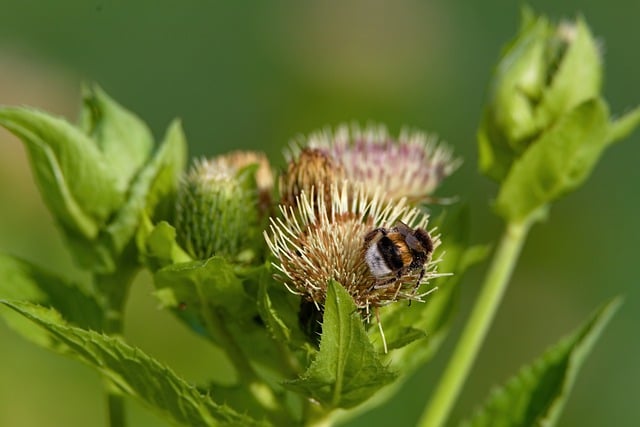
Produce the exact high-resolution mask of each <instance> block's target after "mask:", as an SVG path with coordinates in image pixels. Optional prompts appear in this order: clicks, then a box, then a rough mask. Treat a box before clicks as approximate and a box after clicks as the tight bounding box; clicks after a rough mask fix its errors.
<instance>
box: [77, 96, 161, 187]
mask: <svg viewBox="0 0 640 427" xmlns="http://www.w3.org/2000/svg"><path fill="white" fill-rule="evenodd" d="M82 92H83V109H82V114H81V119H80V126H81V128H82V129H83V130H84V132H85V133H86V134H87V135H88V136H89V137H91V138H92V139H93V141H94V142H95V144H96V145H97V146H98V148H99V149H100V151H102V154H103V157H104V159H105V161H106V162H107V163H108V164H109V167H110V168H111V169H112V170H113V171H114V172H116V173H115V176H116V179H117V185H118V188H119V189H120V191H123V192H124V191H125V190H126V189H127V187H128V186H129V182H130V181H131V180H132V179H133V177H134V176H135V175H136V173H138V171H139V170H140V168H142V166H143V165H144V164H145V163H146V161H147V159H148V158H149V156H150V155H151V150H152V149H153V136H152V135H151V131H150V130H149V128H148V127H147V125H146V124H145V123H144V122H143V121H142V120H140V118H138V117H137V116H136V115H135V114H133V113H132V112H130V111H128V110H126V109H125V108H123V107H122V106H121V105H120V104H118V103H117V102H115V101H114V100H113V99H111V97H109V96H108V95H107V94H106V93H105V92H104V91H103V90H102V89H100V87H98V86H97V85H87V86H85V87H83V91H82Z"/></svg>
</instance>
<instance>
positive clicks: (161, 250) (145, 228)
mask: <svg viewBox="0 0 640 427" xmlns="http://www.w3.org/2000/svg"><path fill="white" fill-rule="evenodd" d="M136 239H137V245H138V252H139V253H140V256H141V259H142V263H143V264H144V265H145V266H146V267H147V268H149V269H150V270H151V271H152V272H156V271H158V270H159V269H161V268H163V267H167V266H169V265H171V264H178V263H185V262H190V261H193V260H192V259H191V257H190V256H189V255H187V253H186V252H185V251H184V250H182V248H181V247H180V245H178V243H177V242H176V229H175V228H174V227H173V226H171V225H170V224H169V223H168V222H166V221H160V222H159V223H158V225H156V226H155V227H154V226H153V225H152V224H151V220H150V219H149V218H148V217H147V216H146V215H144V216H143V221H142V225H141V226H140V228H139V229H138V234H137V236H136Z"/></svg>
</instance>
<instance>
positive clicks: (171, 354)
mask: <svg viewBox="0 0 640 427" xmlns="http://www.w3.org/2000/svg"><path fill="white" fill-rule="evenodd" d="M618 3H619V4H618ZM532 5H533V7H534V8H535V10H536V11H538V12H543V13H545V14H548V15H550V16H552V17H554V18H556V19H561V18H565V17H566V18H570V17H573V16H575V15H576V14H577V13H581V14H583V15H584V16H585V17H586V18H587V21H588V23H589V24H590V26H591V28H592V30H593V32H594V33H595V34H596V35H598V36H599V37H600V38H601V40H602V46H603V51H604V53H605V58H606V83H605V89H604V90H605V93H606V97H607V98H608V100H609V101H610V104H611V107H612V110H613V111H614V112H618V113H621V112H623V111H626V110H628V109H629V108H631V107H633V106H635V105H636V104H637V103H640V89H638V88H639V86H638V84H637V78H638V76H640V59H639V56H638V48H637V43H638V41H639V40H638V37H639V36H638V33H637V17H638V16H640V2H635V3H631V2H624V3H623V2H621V1H613V2H602V1H595V0H594V1H582V2H578V1H565V2H562V3H560V2H555V1H551V0H548V1H534V2H532ZM518 19H519V5H518V4H517V3H516V2H499V1H484V2H464V1H459V0H458V1H444V0H441V1H429V2H419V1H396V2H381V1H365V0H360V1H354V2H348V3H347V2H340V1H325V2H243V1H238V2H224V3H223V2H214V1H205V0H191V1H182V2H176V1H166V0H153V1H151V0H138V1H125V0H112V1H109V0H58V1H55V2H53V1H52V2H45V1H36V0H0V104H28V105H33V106H37V107H39V108H42V109H46V110H49V111H52V112H54V113H57V114H61V115H65V116H67V117H69V118H71V119H74V118H75V116H76V114H77V111H78V107H79V85H80V82H81V81H87V80H88V81H96V82H98V83H99V84H100V85H102V86H103V87H104V88H105V90H106V91H107V92H108V93H109V94H111V95H112V96H113V97H114V98H115V99H117V100H118V101H119V102H121V103H122V104H123V105H125V106H126V107H128V108H130V109H131V110H133V111H135V112H137V113H138V114H139V115H140V116H141V117H142V118H143V119H145V120H146V121H147V122H148V123H149V124H150V126H151V127H152V129H153V131H154V133H155V134H156V136H158V137H160V136H161V135H162V134H163V132H164V127H165V126H166V125H167V124H168V123H169V121H170V119H171V118H173V117H174V116H179V117H181V118H182V119H183V123H184V126H185V128H186V133H187V136H188V139H189V144H190V149H191V155H192V156H199V155H213V154H217V153H221V152H224V151H226V150H229V149H232V148H239V147H242V148H253V149H262V150H265V151H267V153H268V154H269V156H270V157H271V159H272V160H273V161H275V162H276V163H277V164H279V165H282V163H283V161H282V156H281V150H282V147H283V145H284V144H285V143H286V142H287V141H288V140H289V139H290V138H291V137H293V136H295V135H296V134H298V133H308V132H310V131H312V130H314V129H316V128H319V127H322V126H325V125H327V124H329V125H335V124H338V123H340V122H344V121H351V120H359V121H361V122H366V121H368V120H374V121H381V122H384V123H387V124H388V125H389V127H390V128H391V130H392V132H397V131H398V130H399V129H400V127H401V126H402V125H409V126H412V127H418V128H422V129H426V130H429V131H432V132H436V133H437V134H439V135H440V136H441V137H442V138H443V139H445V140H447V141H449V142H450V143H451V144H452V145H453V146H454V147H455V150H456V152H457V153H458V154H460V155H461V156H463V157H464V158H465V161H466V162H465V164H464V165H463V167H462V169H461V170H460V171H459V172H458V173H457V174H456V175H455V176H453V177H452V178H451V179H450V180H449V181H448V182H447V183H446V185H445V187H444V188H443V190H442V194H448V195H450V194H459V195H460V196H461V197H462V198H463V199H465V200H467V201H468V202H469V203H470V205H471V207H472V216H473V218H472V221H473V223H472V226H473V238H474V240H475V241H477V242H487V241H490V240H491V239H494V238H495V237H496V236H497V233H498V232H499V231H500V223H499V221H498V220H497V219H496V218H495V217H494V216H493V215H492V214H491V211H490V208H489V201H490V199H491V197H492V196H493V195H494V194H495V186H494V185H493V184H492V183H491V182H489V181H487V180H486V179H484V178H482V177H480V176H479V175H478V174H477V172H476V166H475V164H476V145H475V129H476V126H477V123H478V120H479V117H480V112H481V106H482V103H483V100H484V93H485V87H486V84H487V82H488V80H489V77H490V73H491V69H492V66H493V64H495V62H496V59H497V57H498V54H499V51H500V48H501V47H502V46H503V44H504V43H505V42H506V41H507V40H508V39H510V38H511V37H512V36H513V35H514V34H515V31H516V29H517V26H518ZM0 150H1V151H0V153H1V154H0V206H1V209H0V250H1V251H3V252H9V253H12V254H15V255H19V256H22V257H24V258H27V259H29V260H32V261H35V262H37V263H39V264H42V265H44V266H46V267H48V268H50V269H52V270H54V271H58V272H61V273H64V274H67V275H71V276H73V277H79V276H78V274H79V273H77V272H76V271H75V270H74V269H73V266H72V263H71V261H70V259H69V258H68V256H67V255H66V253H65V252H64V250H63V244H62V242H61V239H60V237H59V235H58V234H57V233H56V230H55V227H54V224H53V222H52V219H51V217H50V216H49V214H48V212H47V211H46V209H45V208H44V206H43V204H42V202H41V200H40V198H39V195H38V193H37V189H36V187H35V185H34V183H33V180H32V177H31V173H30V171H29V168H28V165H27V162H26V158H25V154H24V150H23V148H22V146H21V145H20V144H19V143H18V142H17V140H15V139H14V138H12V137H10V135H9V134H8V133H6V132H1V133H0ZM638 159H640V132H637V133H636V134H635V135H633V136H632V137H631V138H630V139H629V140H627V141H624V142H623V143H621V144H619V145H618V146H616V147H614V148H613V149H612V150H611V151H610V152H608V153H607V154H606V155H605V156H604V160H603V161H602V163H601V164H600V165H599V166H598V167H597V169H596V171H595V173H594V175H593V176H592V177H591V179H590V180H589V181H588V182H587V184H586V185H585V187H584V188H583V189H581V190H579V191H577V192H576V193H574V194H572V195H570V196H569V197H567V198H566V199H564V200H562V201H561V202H560V203H558V204H557V205H556V206H555V207H554V208H553V210H552V215H551V219H550V221H548V222H547V223H544V224H541V225H538V226H536V227H535V228H534V229H533V233H532V235H531V238H530V240H529V241H528V242H527V244H526V247H525V249H524V252H523V254H522V262H521V263H520V264H519V266H518V268H517V270H516V272H515V276H514V279H513V282H512V285H511V287H510V289H509V291H508V293H507V295H506V298H505V301H504V304H503V306H502V308H501V309H500V312H499V314H498V317H497V319H496V322H495V327H494V328H493V329H492V331H491V334H490V336H489V339H488V341H487V342H486V343H485V346H484V349H483V351H482V353H481V355H480V358H479V360H478V363H477V364H476V367H475V370H474V373H473V375H472V377H471V379H470V381H469V383H468V385H467V386H466V388H465V389H464V392H463V396H462V399H461V400H460V402H459V404H458V406H457V407H456V410H455V413H454V419H460V418H461V417H464V416H465V414H468V413H469V411H471V410H472V408H473V407H474V405H475V403H476V402H478V401H480V399H482V398H484V396H485V395H486V394H487V392H488V390H489V389H490V388H491V386H492V385H494V384H496V383H501V382H502V381H504V380H505V379H506V378H507V377H508V376H510V375H511V374H512V373H514V372H515V371H516V370H517V368H518V367H519V366H520V365H521V364H522V363H524V362H527V361H529V360H531V359H532V358H534V357H535V356H536V355H538V354H540V353H541V352H542V351H543V349H545V348H546V347H547V346H548V345H550V344H552V343H553V342H555V341H557V340H558V339H559V338H560V337H561V336H562V335H564V334H566V333H567V332H569V331H570V330H572V329H573V328H574V327H576V326H577V325H578V324H579V323H580V322H581V321H582V320H583V319H584V318H585V317H586V316H587V315H588V314H589V313H590V312H591V310H592V309H594V308H595V307H596V306H597V305H598V304H600V303H601V302H602V301H603V300H605V299H608V298H610V297H612V296H614V295H617V294H622V295H624V296H625V297H626V302H625V304H624V306H623V308H622V310H621V312H619V314H618V315H617V316H616V317H615V319H614V321H613V322H612V323H611V325H610V327H609V329H608V330H607V331H606V333H605V334H604V336H603V337H602V339H601V341H600V343H599V345H598V346H597V347H596V350H595V352H594V353H593V354H592V355H591V357H590V358H589V360H588V361H587V363H586V364H585V366H584V369H583V371H582V374H581V376H580V377H579V379H578V381H577V383H576V387H575V390H574V392H573V395H572V396H571V398H570V400H569V402H568V405H567V408H566V412H565V414H564V416H563V418H562V421H561V424H562V425H568V426H602V425H616V426H632V425H638V423H640V405H638V403H637V400H638V395H640V368H639V367H638V362H639V361H640V340H639V339H638V336H639V335H638V331H637V326H638V324H639V322H640V290H639V289H638V278H637V277H638V268H637V266H638V261H637V257H638V255H637V252H636V250H637V248H636V246H637V245H638V243H640V227H638V225H637V223H636V221H637V220H638V218H640V198H639V197H638V183H640V168H639V167H637V163H638ZM483 271H484V268H477V269H475V270H474V271H472V272H471V274H470V275H469V276H468V277H467V279H466V280H465V281H464V283H463V289H462V294H463V298H462V301H461V305H460V316H459V318H458V321H457V322H456V325H455V328H454V331H453V335H452V336H450V339H448V340H447V343H446V344H445V346H444V348H443V349H442V351H441V352H440V353H439V355H438V357H437V358H436V360H435V361H434V362H432V363H431V364H430V365H428V366H426V367H424V368H423V369H422V370H421V371H420V372H418V373H417V374H416V375H415V376H414V377H413V378H412V379H411V380H410V381H409V383H408V384H407V386H406V387H405V388H404V389H403V391H402V392H401V393H400V394H399V395H397V396H396V397H395V398H394V399H393V401H391V402H390V403H389V404H387V405H386V406H384V407H381V408H379V409H377V410H375V411H373V412H370V413H368V414H365V415H364V416H362V417H361V418H359V419H357V420H353V421H351V422H350V423H349V425H351V426H373V425H375V426H377V425H391V424H393V425H397V426H401V425H402V426H404V425H413V424H414V423H415V421H416V420H417V418H418V415H419V414H420V412H421V409H422V405H423V404H424V402H425V399H426V398H427V396H428V395H429V392H430V390H431V389H432V387H433V385H434V382H435V381H436V380H437V378H438V376H439V373H440V371H441V369H442V367H443V366H444V363H445V362H446V358H447V355H448V354H449V352H450V350H451V343H452V341H453V340H452V339H451V338H453V337H455V336H456V335H457V332H458V331H459V328H460V326H461V324H462V320H463V319H464V315H466V313H467V312H468V309H469V306H470V304H471V302H472V301H473V298H474V296H475V294H476V291H477V286H478V283H479V280H480V279H481V277H482V273H483ZM150 292H151V285H150V284H149V277H148V276H147V275H145V274H142V275H141V276H140V277H139V279H138V280H137V281H136V283H135V286H134V289H133V293H132V296H131V300H130V303H129V305H128V309H127V330H126V335H127V338H128V339H129V340H130V341H131V342H132V343H133V344H135V345H137V346H139V347H141V348H143V349H144V350H146V351H148V352H149V353H151V354H152V355H154V356H155V357H157V358H158V359H160V360H163V361H165V362H167V363H168V364H170V365H171V366H173V367H174V368H175V370H176V371H177V372H178V373H180V374H182V375H184V376H186V377H187V378H189V379H191V380H196V379H202V378H203V377H204V378H207V376H208V375H209V373H210V372H211V371H212V370H215V369H218V368H220V367H221V366H222V364H223V363H224V362H223V361H222V359H221V357H220V354H219V353H218V352H217V350H216V349H213V348H211V347H209V346H208V345H206V344H205V343H204V342H202V341H201V340H199V339H198V338H196V337H194V336H193V335H192V334H190V333H189V332H188V331H187V330H186V329H185V328H184V327H182V325H180V324H178V323H177V322H176V321H175V320H174V319H172V318H171V317H170V316H169V315H167V314H166V313H163V312H161V311H159V310H158V309H157V305H156V303H155V302H154V300H153V298H152V297H151V296H150ZM0 346H1V351H0V426H20V427H22V426H25V427H26V426H39V427H41V426H87V425H91V426H101V425H106V424H105V421H104V419H105V417H104V413H105V405H104V402H103V396H102V392H101V383H100V378H99V377H98V375H97V374H96V373H94V372H93V371H91V370H90V369H89V368H87V367H85V366H83V365H80V364H78V363H76V362H73V361H70V360H67V359H65V358H62V357H60V356H57V355H53V354H50V353H49V352H47V351H45V350H41V349H39V348H37V347H35V346H34V345H32V344H30V343H28V342H26V341H24V340H22V339H21V338H19V337H18V336H17V335H16V334H14V333H13V332H12V331H11V330H9V329H8V328H7V326H6V325H5V324H3V323H0ZM129 408H130V418H131V421H132V423H131V425H133V426H157V425H160V426H161V425H164V424H163V423H162V421H161V420H159V419H158V418H156V417H155V416H154V415H153V414H151V413H149V412H148V411H147V410H146V409H144V408H142V407H141V406H139V405H138V404H136V403H134V402H130V403H129Z"/></svg>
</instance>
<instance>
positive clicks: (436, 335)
mask: <svg viewBox="0 0 640 427" xmlns="http://www.w3.org/2000/svg"><path fill="white" fill-rule="evenodd" d="M436 223H437V226H438V230H439V231H440V234H441V235H442V245H441V246H440V247H439V248H438V250H437V252H436V257H438V256H439V254H444V255H443V259H442V261H441V262H440V263H439V264H438V271H440V272H445V273H453V274H452V275H451V276H445V277H441V278H438V279H436V280H435V281H434V285H436V286H437V287H438V289H437V290H436V291H435V292H433V293H431V294H429V295H428V296H427V297H425V302H424V303H415V302H414V303H413V304H411V306H407V305H406V304H392V305H389V306H387V307H383V308H381V309H380V318H381V321H382V326H383V329H384V332H385V336H386V338H387V342H388V346H389V350H390V351H389V355H388V356H387V357H388V359H389V366H390V367H391V368H392V369H394V370H396V371H397V372H398V373H399V375H400V377H399V378H398V380H396V381H394V382H393V383H392V384H390V385H388V386H387V387H385V388H383V389H382V390H381V391H380V392H379V393H377V394H376V395H375V396H374V397H373V398H372V399H370V400H368V401H367V402H366V403H365V404H364V405H361V406H359V407H358V408H357V409H355V411H354V410H351V411H348V412H345V413H342V414H341V415H340V421H345V420H347V419H350V418H353V417H354V416H356V415H357V414H358V413H362V412H365V411H367V410H369V409H371V408H373V407H376V406H379V405H381V404H382V403H384V402H385V401H387V400H389V399H390V398H391V397H392V396H393V395H394V394H395V393H396V392H397V391H398V389H399V388H400V387H401V386H402V384H403V382H404V380H406V379H407V378H408V377H410V376H411V375H412V374H413V373H414V372H415V370H416V369H418V368H419V367H420V366H422V365H423V364H425V363H426V362H428V361H429V360H430V359H431V358H432V357H433V356H434V355H435V353H436V352H437V350H438V349H439V348H440V345H441V344H442V342H443V341H444V339H445V337H446V336H447V334H448V332H449V328H450V326H451V322H452V321H453V319H454V317H455V316H454V315H455V312H456V306H457V301H458V293H459V292H458V285H459V283H460V280H461V279H462V278H463V276H464V274H465V272H466V270H467V269H468V268H469V267H471V266H472V265H474V264H476V263H478V262H480V261H482V260H483V259H484V258H485V257H486V255H487V252H488V249H489V248H488V247H487V246H469V232H470V215H469V209H468V207H467V206H462V207H461V208H458V209H455V210H453V211H449V212H447V213H446V214H445V215H443V216H442V217H440V218H438V219H437V220H436ZM368 333H369V337H370V339H371V340H372V341H377V343H378V349H379V351H382V344H381V343H380V339H379V331H378V328H373V327H372V328H370V329H369V331H368ZM392 349H394V350H392Z"/></svg>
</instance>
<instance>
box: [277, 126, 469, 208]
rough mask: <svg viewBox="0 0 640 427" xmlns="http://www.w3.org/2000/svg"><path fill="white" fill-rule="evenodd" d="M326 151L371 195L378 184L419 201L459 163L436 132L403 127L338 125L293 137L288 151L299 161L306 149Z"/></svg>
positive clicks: (390, 193) (398, 195) (390, 194)
mask: <svg viewBox="0 0 640 427" xmlns="http://www.w3.org/2000/svg"><path fill="white" fill-rule="evenodd" d="M309 149H311V150H317V151H318V152H320V153H323V154H324V155H325V156H327V157H328V158H329V159H331V160H332V162H333V163H335V164H336V165H337V167H339V168H340V169H341V170H342V173H341V174H339V175H338V176H340V177H344V179H347V180H348V181H350V182H353V183H361V184H362V185H363V188H364V190H365V192H366V193H367V196H368V197H372V196H373V195H374V194H375V193H377V192H378V191H379V189H382V190H383V193H384V194H386V197H387V198H388V199H390V200H400V199H402V198H406V199H407V200H408V201H409V202H411V203H415V202H418V201H421V200H424V199H425V198H428V197H429V196H430V195H432V194H433V193H434V191H435V190H436V188H437V187H438V185H439V184H440V183H441V182H442V180H443V179H444V178H445V177H447V176H448V175H450V174H451V173H453V172H454V171H455V170H456V168H457V167H458V166H459V165H460V160H459V159H455V158H454V157H453V155H452V152H451V150H450V149H449V148H448V147H447V146H446V145H444V144H441V143H438V141H437V139H436V138H435V137H430V136H427V135H426V134H424V133H422V132H417V131H408V130H405V131H402V132H401V133H400V135H399V136H398V137H397V138H394V137H392V136H390V135H389V133H388V132H387V129H386V128H385V127H384V126H382V125H378V126H373V125H371V126H367V127H365V128H364V129H361V128H359V127H358V126H355V125H353V126H351V127H348V126H345V125H343V126H340V127H338V128H337V129H336V130H335V131H331V130H330V129H326V130H323V131H319V132H315V133H312V134H311V135H309V137H308V138H306V139H299V140H297V141H294V143H293V144H292V145H291V150H290V153H288V157H289V161H290V162H295V161H296V159H297V158H298V157H299V156H301V155H302V153H304V152H305V150H309Z"/></svg>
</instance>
